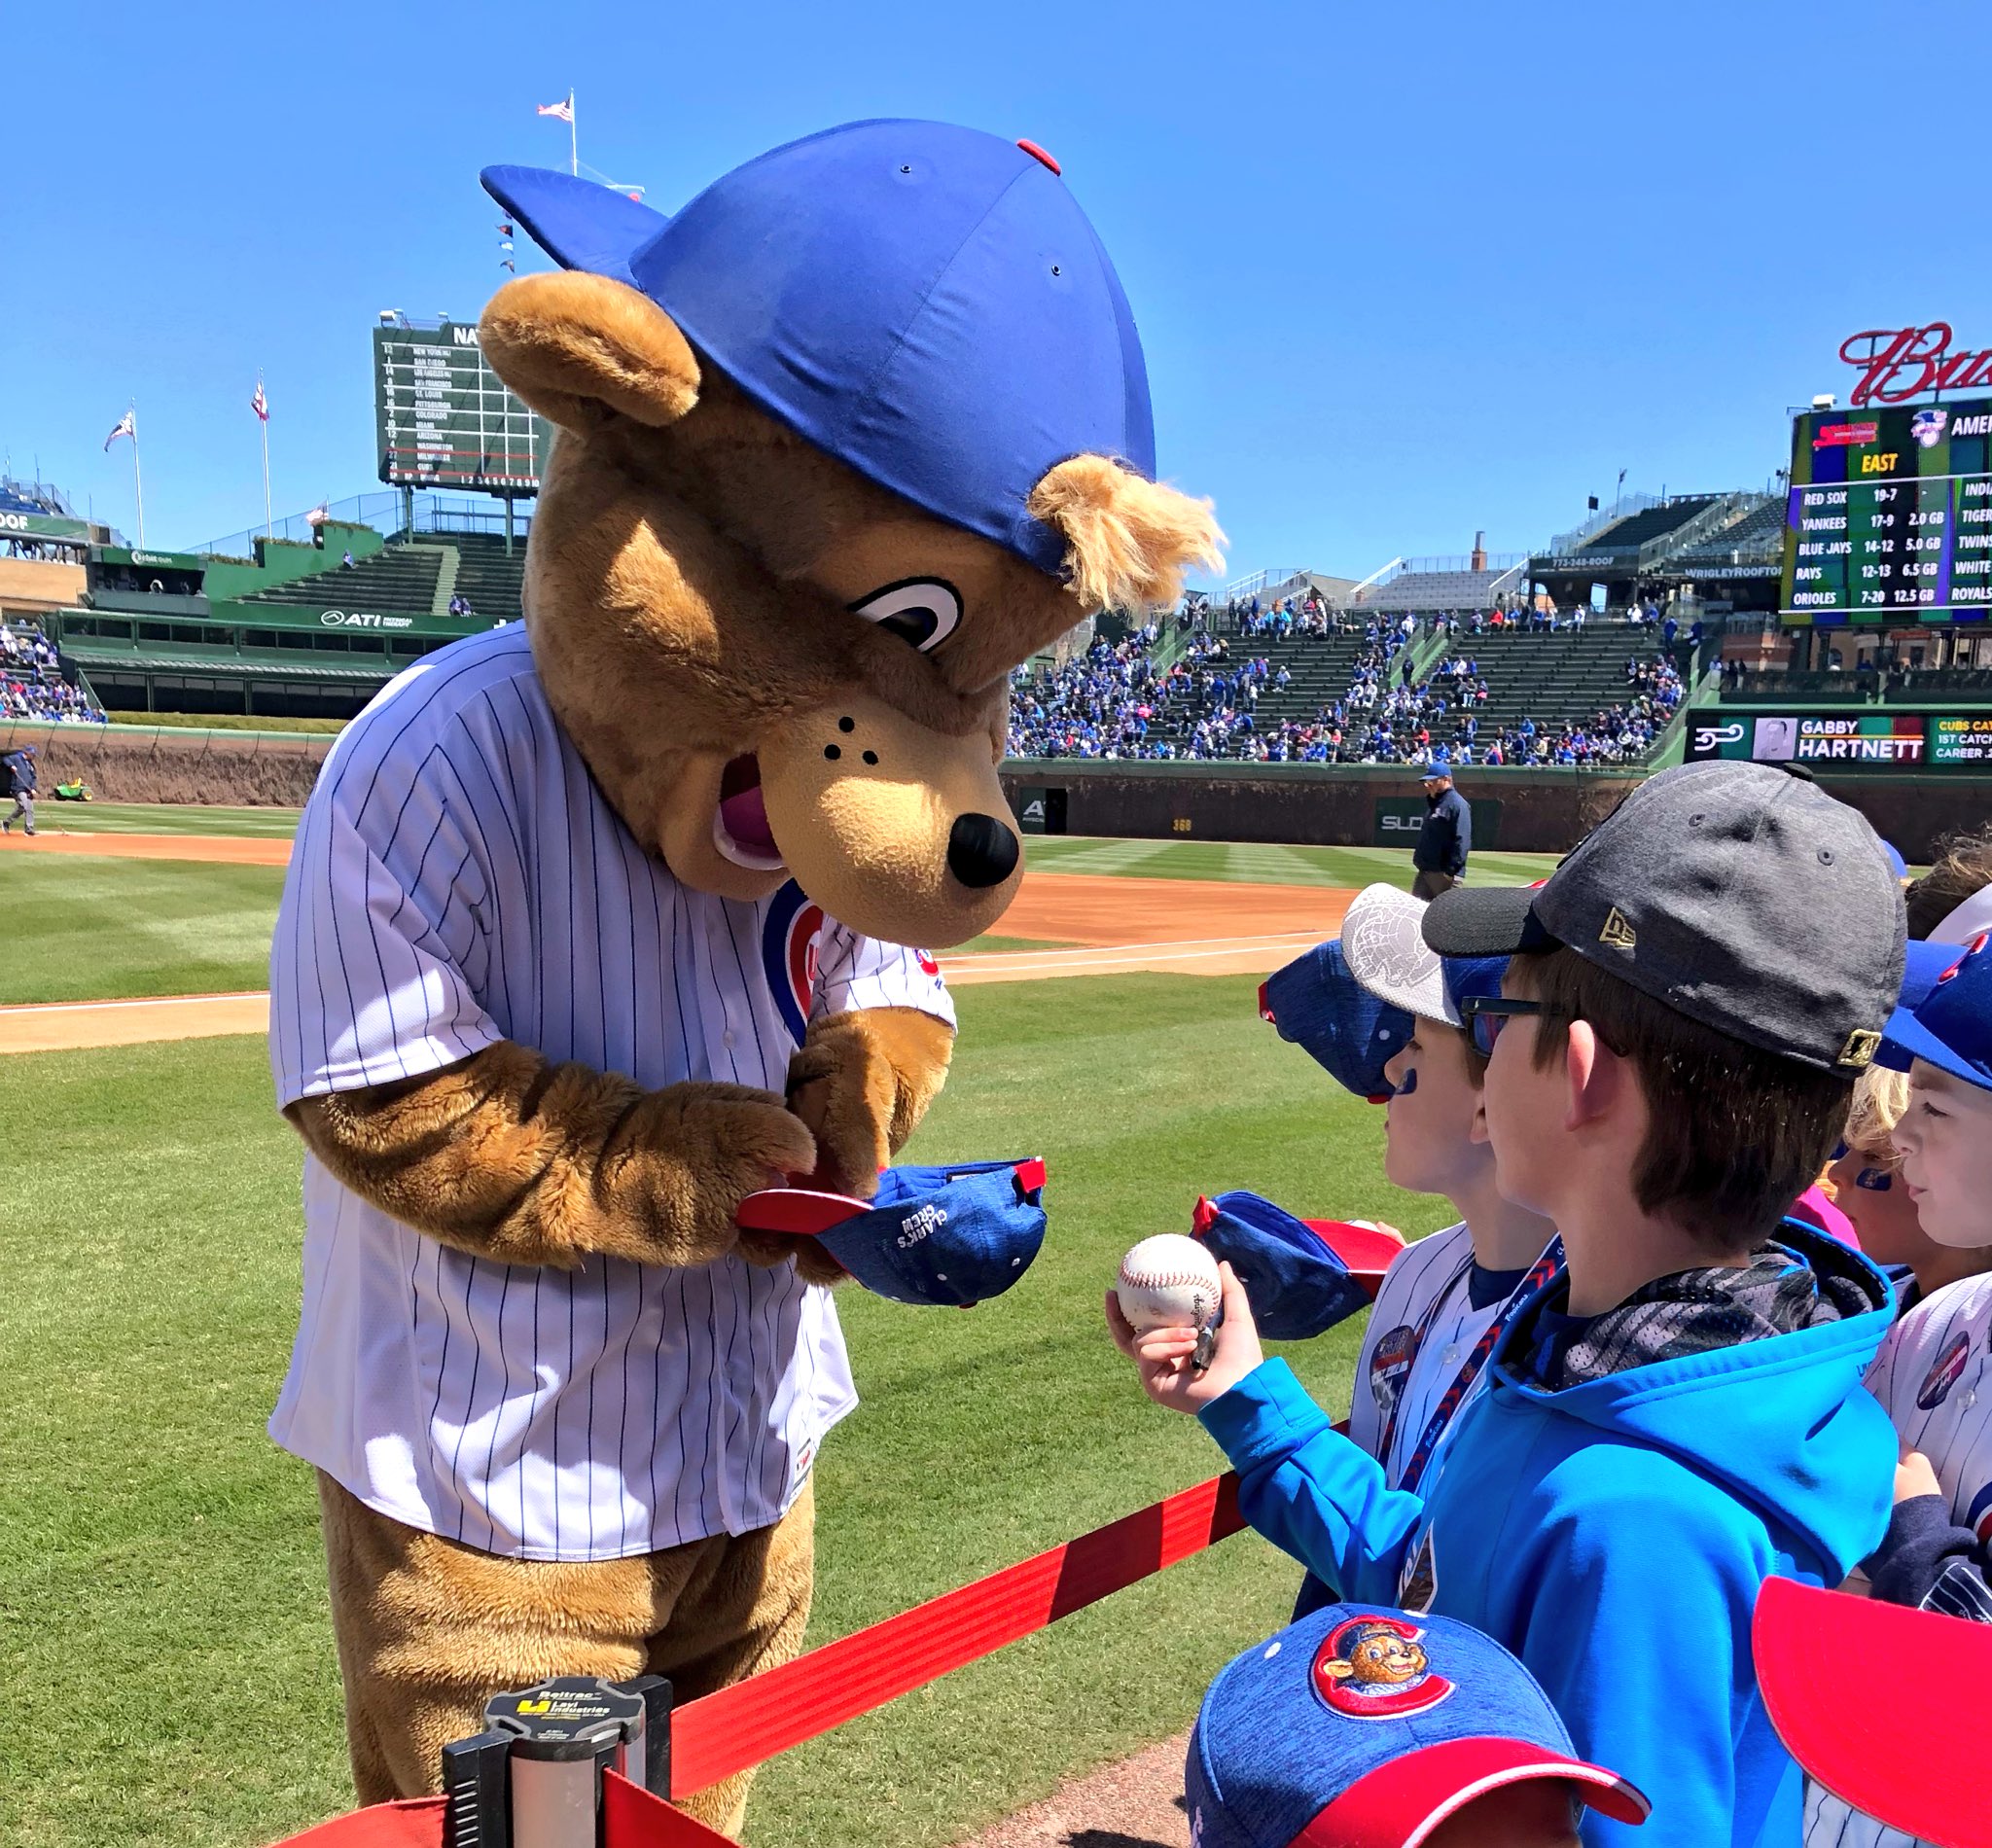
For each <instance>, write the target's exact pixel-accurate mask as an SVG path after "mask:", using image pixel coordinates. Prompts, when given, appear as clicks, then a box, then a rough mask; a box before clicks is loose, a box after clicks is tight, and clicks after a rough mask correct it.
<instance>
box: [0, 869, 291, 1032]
mask: <svg viewBox="0 0 1992 1848" xmlns="http://www.w3.org/2000/svg"><path fill="white" fill-rule="evenodd" d="M283 885H284V870H283V868H281V867H236V866H210V865H204V864H201V863H199V862H196V861H185V860H114V859H108V858H105V859H99V858H98V857H97V856H95V855H94V854H59V855H58V854H48V855H40V854H33V853H8V854H6V855H4V856H0V1006H15V1005H19V1004H22V1003H26V1002H35V1001H110V1000H116V999H119V998H120V997H125V996H137V995H198V994H232V993H235V992H238V991H240V990H243V989H250V988H264V987H267V985H268V982H269V934H270V931H271V930H272V929H273V928H274V926H275V924H276V907H277V901H278V899H279V898H280V897H281V896H282V895H283Z"/></svg>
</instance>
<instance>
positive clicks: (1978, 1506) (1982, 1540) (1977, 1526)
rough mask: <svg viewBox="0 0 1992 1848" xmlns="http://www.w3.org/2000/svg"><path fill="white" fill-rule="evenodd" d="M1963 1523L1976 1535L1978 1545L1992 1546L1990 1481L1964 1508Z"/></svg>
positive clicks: (1991, 1485)
mask: <svg viewBox="0 0 1992 1848" xmlns="http://www.w3.org/2000/svg"><path fill="white" fill-rule="evenodd" d="M1965 1525H1966V1526H1967V1527H1969V1528H1970V1529H1971V1530H1972V1532H1973V1533H1974V1534H1976V1535H1977V1537H1978V1544H1979V1545H1980V1546H1992V1482H1987V1483H1986V1484H1985V1486H1984V1487H1983V1488H1981V1489H1980V1490H1979V1491H1978V1492H1977V1494H1975V1495H1974V1496H1973V1497H1972V1499H1971V1504H1970V1506H1969V1507H1968V1508H1967V1509H1966V1510H1965Z"/></svg>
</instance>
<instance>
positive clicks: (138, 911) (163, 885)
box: [0, 803, 1554, 1006]
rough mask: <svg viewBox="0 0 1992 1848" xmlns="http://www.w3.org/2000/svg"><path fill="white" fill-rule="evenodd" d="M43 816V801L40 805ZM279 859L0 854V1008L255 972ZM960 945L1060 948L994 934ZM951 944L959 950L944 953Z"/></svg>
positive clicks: (1277, 866) (1119, 846)
mask: <svg viewBox="0 0 1992 1848" xmlns="http://www.w3.org/2000/svg"><path fill="white" fill-rule="evenodd" d="M44 812H45V813H46V812H47V811H46V810H45V811H44ZM76 814H88V815H89V819H90V821H91V822H92V823H95V822H97V821H104V822H107V823H108V824H109V826H108V827H106V828H105V829H104V830H102V831H101V832H105V833H113V832H122V833H132V834H148V833H164V832H168V828H167V823H168V822H169V821H170V820H171V819H172V818H175V817H186V816H195V817H200V818H203V819H202V823H201V829H202V831H205V832H212V833H222V834H229V833H239V832H243V831H242V830H241V829H239V828H232V827H231V828H220V827H216V828H208V827H207V825H206V820H205V818H208V817H211V816H214V815H229V816H259V815H260V816H262V817H264V818H265V822H264V832H265V833H266V834H275V833H279V832H288V831H289V827H290V823H288V822H286V823H284V824H282V826H281V828H280V827H279V825H278V824H277V822H276V821H275V819H274V818H275V817H277V816H279V815H290V814H292V811H290V810H275V809H202V808H171V807H158V808H147V807H140V806H138V805H135V804H134V805H130V806H119V807H116V808H111V807H108V806H106V805H100V804H95V803H92V804H90V805H89V807H88V808H87V809H80V808H79V809H68V810H65V811H64V812H63V816H62V819H63V820H64V821H65V822H66V821H67V820H69V819H70V818H71V816H73V815H76ZM1028 855H1029V864H1030V865H1031V866H1033V867H1037V868H1041V869H1043V870H1044V871H1049V872H1093V873H1119V874H1122V875H1130V876H1143V877H1151V878H1153V877H1163V878H1173V879H1220V880H1237V879H1243V880H1273V881H1275V882H1278V883H1283V884H1290V885H1291V884H1306V885H1321V886H1360V885H1368V884H1369V883H1371V882H1372V881H1374V880H1377V879H1387V880H1389V881H1391V882H1392V883H1394V884H1397V885H1401V886H1405V887H1408V886H1409V884H1410V880H1411V873H1410V863H1409V860H1408V858H1407V856H1405V854H1403V853H1401V852H1398V851H1397V850H1395V849H1393V848H1388V847H1378V848H1373V849H1372V848H1366V847H1254V846H1236V845H1226V844H1224V843H1222V842H1217V841H1170V840H1160V841H1149V840H1071V839H1043V838H1037V837H1033V838H1031V839H1030V841H1029V842H1028ZM1553 864H1554V861H1553V859H1552V857H1550V856H1548V855H1533V854H1486V855H1483V856H1481V857H1480V858H1479V859H1476V861H1475V862H1474V876H1475V877H1476V879H1480V880H1484V881H1485V882H1486V883H1488V884H1500V883H1508V884H1512V883H1517V882H1520V881H1525V880H1529V879H1539V878H1542V877H1543V876H1544V875H1545V874H1546V873H1547V871H1549V869H1550V868H1551V866H1553ZM283 878H284V875H283V869H282V868H280V867H237V866H219V865H206V864H203V863H199V862H195V861H174V860H121V859H118V858H115V857H114V856H111V855H105V856H103V857H102V858H99V857H98V856H96V855H94V854H90V853H87V852H86V853H81V854H62V855H59V856H58V855H54V854H50V855H48V856H46V857H41V856H37V855H34V854H31V853H23V854H18V855H17V854H10V855H9V856H8V857H7V858H6V859H5V860H4V861H0V942H4V951H0V1006H18V1005H20V1004H23V1003H27V1002H39V1001H114V1000H118V999H121V998H124V997H128V996H138V995H192V994H225V993H231V992H233V991H235V990H238V989H247V988H261V987H263V986H264V985H265V983H266V981H267V978H268V973H269V969H268V964H269V933H270V930H271V929H272V927H273V926H274V925H275V922H276V906H277V900H278V898H279V897H280V896H281V894H282V891H283ZM966 947H967V949H968V950H970V951H984V950H1027V949H1053V948H1059V947H1062V945H1060V944H1058V943H1056V942H1049V941H1045V940H1040V939H1036V938H1028V937H1005V936H1003V935H1001V934H998V935H994V936H989V937H983V938H979V939H978V940H977V941H976V942H974V943H971V944H969V945H967V946H966ZM955 953H957V954H958V953H960V952H955Z"/></svg>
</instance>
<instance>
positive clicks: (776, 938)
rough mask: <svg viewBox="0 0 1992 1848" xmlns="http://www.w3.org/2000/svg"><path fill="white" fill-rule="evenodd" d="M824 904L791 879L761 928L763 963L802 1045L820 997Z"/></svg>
mask: <svg viewBox="0 0 1992 1848" xmlns="http://www.w3.org/2000/svg"><path fill="white" fill-rule="evenodd" d="M823 923H824V918H823V906H820V905H818V904H816V903H815V902H814V901H812V900H811V899H809V898H807V897H805V896H804V894H803V891H802V888H801V887H800V885H798V884H797V883H796V882H795V880H793V879H791V880H790V881H789V882H788V884H787V885H785V886H783V887H782V889H781V890H780V891H779V892H777V893H776V894H775V895H774V897H773V898H771V899H770V900H768V902H767V917H766V919H765V922H764V923H763V924H762V927H761V963H762V969H763V971H764V973H765V975H766V977H767V986H768V990H769V992H770V993H772V994H773V996H774V1005H775V1007H776V1008H777V1009H778V1010H779V1011H780V1013H781V1016H782V1024H783V1025H784V1026H785V1027H787V1028H788V1030H789V1037H790V1038H791V1039H792V1040H794V1041H795V1043H796V1044H797V1045H798V1046H800V1045H801V1044H802V1039H803V1036H804V1035H805V1034H807V1032H808V1031H809V1009H810V1005H811V1004H812V1003H813V1002H814V1000H815V998H816V957H817V951H818V948H819V946H820V945H821V943H822V942H823Z"/></svg>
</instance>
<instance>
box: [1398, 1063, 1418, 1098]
mask: <svg viewBox="0 0 1992 1848" xmlns="http://www.w3.org/2000/svg"><path fill="white" fill-rule="evenodd" d="M1417 1088H1418V1068H1417V1067H1416V1066H1415V1065H1407V1066H1405V1078H1404V1083H1403V1084H1400V1085H1399V1086H1398V1087H1397V1094H1398V1095H1399V1096H1400V1097H1408V1096H1409V1095H1410V1094H1411V1093H1412V1092H1413V1091H1414V1090H1416V1089H1417Z"/></svg>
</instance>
